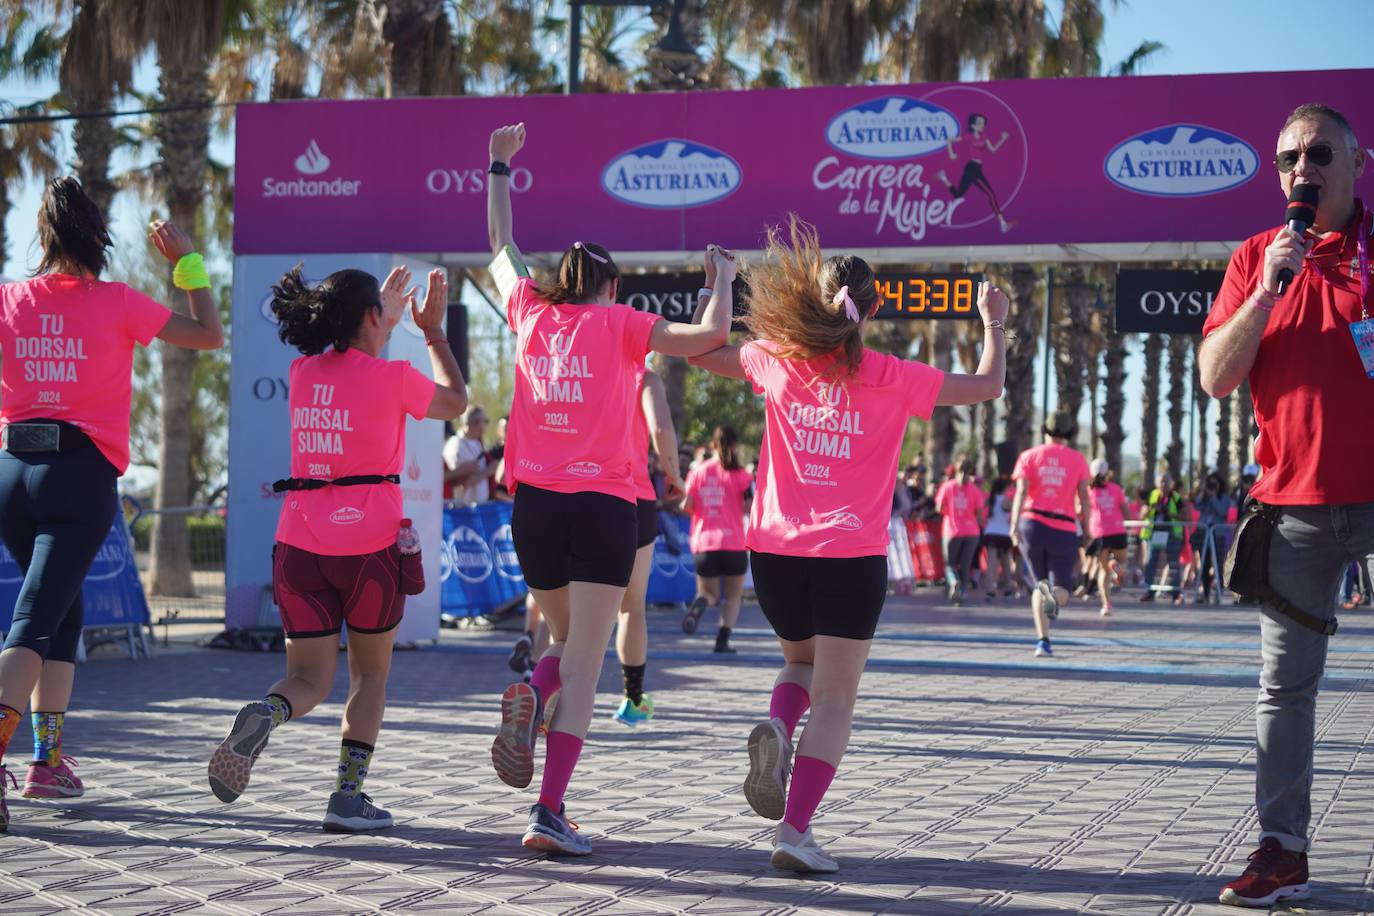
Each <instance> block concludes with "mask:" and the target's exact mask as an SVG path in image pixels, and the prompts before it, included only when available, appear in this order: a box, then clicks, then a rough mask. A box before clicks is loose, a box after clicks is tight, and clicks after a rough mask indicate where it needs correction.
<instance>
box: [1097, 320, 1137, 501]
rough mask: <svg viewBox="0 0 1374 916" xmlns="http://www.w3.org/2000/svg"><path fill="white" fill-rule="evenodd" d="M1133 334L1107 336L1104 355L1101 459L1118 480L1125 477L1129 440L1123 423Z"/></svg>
mask: <svg viewBox="0 0 1374 916" xmlns="http://www.w3.org/2000/svg"><path fill="white" fill-rule="evenodd" d="M1129 343H1130V335H1129V334H1116V333H1111V334H1109V335H1108V336H1107V349H1106V350H1105V351H1103V354H1102V365H1103V370H1104V371H1103V379H1104V382H1105V384H1104V385H1103V397H1102V457H1104V458H1106V459H1107V465H1108V466H1109V467H1111V468H1112V469H1113V470H1115V471H1116V473H1117V475H1118V477H1119V478H1121V479H1124V478H1125V469H1124V468H1123V467H1122V465H1121V444H1122V443H1123V442H1124V441H1125V440H1126V430H1125V428H1124V427H1123V426H1122V424H1121V419H1122V415H1123V413H1124V412H1125V407H1126V395H1125V388H1126V357H1127V355H1128V354H1129V352H1130V349H1129Z"/></svg>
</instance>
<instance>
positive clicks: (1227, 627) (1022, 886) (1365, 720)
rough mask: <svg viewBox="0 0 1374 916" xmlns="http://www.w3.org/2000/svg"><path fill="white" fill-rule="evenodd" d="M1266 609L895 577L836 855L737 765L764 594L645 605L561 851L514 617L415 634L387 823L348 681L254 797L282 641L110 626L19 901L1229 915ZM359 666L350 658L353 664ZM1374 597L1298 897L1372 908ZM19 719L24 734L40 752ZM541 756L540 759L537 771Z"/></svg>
mask: <svg viewBox="0 0 1374 916" xmlns="http://www.w3.org/2000/svg"><path fill="white" fill-rule="evenodd" d="M1256 614H1257V612H1256V611H1255V610H1254V609H1252V608H1239V607H1225V608H1211V607H1194V606H1185V607H1182V608H1173V607H1168V606H1163V607H1161V606H1154V607H1150V606H1144V605H1133V604H1131V603H1130V602H1124V603H1121V604H1119V605H1118V608H1117V613H1116V615H1115V616H1113V617H1112V618H1110V619H1109V620H1103V619H1101V618H1099V617H1098V615H1097V611H1096V607H1095V606H1092V605H1089V606H1086V607H1085V606H1083V605H1081V604H1078V605H1075V606H1073V607H1071V608H1068V609H1066V611H1065V613H1064V617H1063V618H1062V619H1061V622H1060V624H1059V626H1058V627H1057V629H1056V633H1055V636H1056V640H1055V649H1056V656H1055V657H1054V658H1053V659H1036V658H1033V657H1032V656H1031V649H1032V644H1033V640H1032V638H1031V632H1030V628H1029V623H1028V613H1027V612H1026V611H1025V610H1023V609H1022V608H1020V607H1012V606H1009V605H1000V604H999V605H991V604H986V603H982V602H979V603H975V605H974V606H973V607H970V608H964V609H954V608H951V607H948V606H945V605H942V604H940V603H938V599H937V598H936V597H935V596H934V595H933V594H924V595H918V596H916V597H914V598H895V599H892V600H891V601H890V602H889V605H888V611H887V613H886V615H885V617H884V622H883V625H882V628H881V629H880V631H879V638H878V640H877V642H876V643H875V645H874V652H873V660H872V662H871V663H870V665H869V668H868V671H867V673H866V674H865V675H864V680H863V687H862V698H861V700H860V703H859V708H858V713H857V717H856V722H855V727H854V735H853V739H852V742H851V747H850V751H849V754H848V756H847V757H846V758H845V760H844V762H843V763H842V764H841V766H840V770H839V774H838V777H837V779H836V781H835V784H834V786H833V788H832V789H831V791H830V794H829V795H828V797H827V798H826V800H825V802H824V803H823V805H822V806H821V809H820V811H819V813H818V815H817V818H816V821H815V830H816V833H817V836H818V838H819V839H820V840H821V842H822V843H824V844H825V845H826V848H827V849H828V850H829V851H830V852H831V853H832V854H834V855H835V856H836V857H837V858H838V859H839V861H840V863H841V865H842V870H841V871H840V872H839V873H838V874H836V875H830V876H824V877H819V878H800V879H799V878H796V877H793V876H791V875H789V874H786V873H782V872H779V871H775V870H774V869H772V868H771V867H770V866H769V864H768V850H769V841H770V839H771V836H772V832H773V825H772V824H771V823H770V822H765V821H762V820H760V819H759V818H757V817H756V816H754V815H752V814H751V813H750V812H749V810H748V807H747V805H746V803H745V801H744V797H743V794H742V792H741V790H740V785H741V781H742V778H743V775H744V772H745V769H746V765H747V764H746V755H745V751H744V743H745V737H746V736H747V734H748V732H749V729H750V728H751V726H752V725H753V724H754V723H755V722H756V721H757V720H758V719H759V718H760V716H761V714H762V713H763V712H764V711H765V710H766V708H767V704H768V694H769V690H770V688H771V684H772V679H773V675H774V672H775V670H776V668H777V666H778V664H779V659H780V656H779V655H778V652H777V648H776V644H775V643H774V641H773V640H772V638H771V636H770V633H769V631H768V630H767V628H766V625H765V623H764V622H763V619H762V617H761V615H760V614H759V612H758V610H757V608H753V607H748V608H746V610H745V614H744V617H743V619H742V620H741V623H740V627H741V629H740V631H739V633H738V635H737V638H736V643H737V645H738V646H739V648H740V655H739V656H738V657H735V658H732V659H728V660H723V659H722V658H720V657H717V656H713V655H712V654H711V652H710V648H711V638H712V635H713V633H714V620H713V619H711V618H708V619H707V621H706V622H705V624H704V625H703V628H702V633H701V635H699V636H696V637H690V638H689V637H686V636H683V635H682V633H681V632H680V631H679V629H678V623H677V618H676V617H675V616H672V615H669V614H663V613H659V614H653V615H651V657H650V662H649V673H648V679H647V681H648V683H647V688H648V690H649V691H650V692H651V693H652V694H653V696H654V699H655V702H656V704H657V714H656V716H655V718H654V720H653V721H652V722H651V723H649V724H647V725H645V726H641V727H639V728H637V729H633V730H632V729H628V728H626V727H624V726H621V725H619V724H617V723H615V722H614V721H612V720H611V718H610V713H611V711H612V709H613V706H614V703H615V701H616V699H617V697H618V688H619V669H618V666H617V665H616V664H615V663H614V659H613V657H612V658H611V659H608V662H607V664H606V666H605V669H604V675H603V678H602V682H601V690H602V696H601V698H600V712H599V716H598V719H597V720H596V722H595V723H594V724H593V727H592V731H591V734H590V735H589V736H588V740H587V744H586V749H585V751H584V754H583V757H582V764H581V767H580V769H579V770H578V772H577V773H576V775H575V776H574V779H573V784H572V788H571V790H570V793H569V796H568V800H567V804H568V811H569V814H570V816H572V817H573V818H574V819H575V820H576V821H578V822H579V823H580V824H581V825H582V829H583V831H584V832H585V833H586V834H587V835H588V836H590V837H591V838H592V840H593V842H594V843H595V845H596V848H595V852H594V854H593V855H591V856H590V857H587V858H584V859H565V860H558V861H555V860H550V859H547V858H544V857H543V856H540V855H531V854H529V853H528V852H526V851H525V850H524V849H523V848H522V847H521V846H520V843H519V839H520V833H521V831H522V830H523V827H524V824H525V812H526V811H527V809H528V806H529V804H530V803H531V802H532V801H533V795H534V793H533V791H532V790H525V791H516V790H513V789H510V788H508V787H506V786H505V785H503V784H501V783H500V782H499V781H498V780H497V779H496V777H495V775H494V774H493V772H492V770H491V765H490V758H489V755H488V748H489V745H490V741H491V737H492V735H493V731H494V728H495V725H496V722H497V720H498V718H499V716H498V712H497V702H496V701H497V696H498V694H499V692H500V691H501V689H502V688H503V687H504V686H505V684H506V683H507V682H508V680H509V678H510V672H509V671H508V670H507V668H506V663H505V656H506V651H507V649H508V646H509V644H510V634H506V633H452V632H449V633H446V634H445V635H444V637H443V639H442V640H441V643H440V645H439V646H437V647H435V648H429V649H424V650H421V651H410V652H402V653H398V655H397V657H396V662H395V666H394V669H393V673H392V679H391V687H390V703H391V706H390V708H389V709H388V713H387V722H386V726H385V728H384V730H383V733H382V736H381V740H380V744H379V747H378V751H377V756H376V759H375V761H374V765H373V770H372V774H371V775H370V776H369V779H368V790H369V792H370V794H372V795H373V796H374V797H375V798H376V800H377V802H378V803H379V804H381V805H383V806H384V807H386V808H388V809H390V810H391V811H392V812H393V813H394V815H395V816H396V826H395V827H394V828H393V829H391V830H389V831H386V832H385V833H382V834H378V835H372V836H343V837H341V836H338V835H335V834H326V833H323V832H321V830H320V828H319V823H320V818H321V816H322V815H323V813H324V806H325V803H326V799H327V797H328V794H329V792H330V791H331V789H332V788H333V775H332V774H333V770H334V765H335V762H336V759H337V753H338V743H337V734H338V717H339V713H340V710H341V703H342V700H343V696H344V685H345V679H344V672H343V670H341V671H340V673H339V677H338V680H337V685H336V689H335V692H334V694H333V696H332V697H331V698H330V701H329V702H328V703H327V704H325V705H324V706H322V707H321V708H320V709H318V710H316V711H315V712H313V713H311V714H310V715H308V716H305V717H303V718H302V719H301V720H299V721H295V722H292V723H290V724H288V725H287V726H285V727H284V728H282V729H280V730H279V731H278V732H277V733H276V734H275V736H274V737H273V739H272V742H271V744H270V745H269V746H268V748H267V750H266V752H265V754H264V756H263V758H262V760H261V761H260V762H259V764H258V766H257V769H256V772H255V774H254V778H253V784H252V786H251V787H250V788H249V790H248V793H247V794H246V795H245V796H244V798H242V799H240V801H239V802H238V803H236V804H233V805H223V804H220V803H219V802H217V801H216V800H215V798H214V797H213V796H212V795H211V794H210V792H209V790H208V788H207V787H206V783H205V761H206V760H207V759H208V757H209V755H210V752H211V750H212V749H213V748H214V746H215V744H216V743H217V742H218V741H219V740H220V738H221V737H222V736H223V734H224V732H225V729H226V728H227V727H228V726H229V724H230V722H231V720H232V716H233V713H234V712H235V711H236V710H237V709H238V707H239V706H240V705H241V703H242V702H243V701H244V700H246V699H251V698H256V697H259V696H261V695H262V693H263V692H264V689H265V688H266V687H267V686H268V685H269V684H270V683H271V682H272V681H273V680H274V679H275V678H276V677H277V676H278V675H279V674H280V672H281V669H282V661H283V657H282V656H281V655H279V654H252V653H240V652H229V651H222V650H210V649H201V648H196V647H194V646H193V645H191V644H190V643H189V642H185V641H184V642H183V643H182V644H180V645H178V644H177V643H176V642H175V641H174V642H173V644H172V646H171V647H170V648H167V649H164V648H159V649H157V650H156V651H155V653H154V657H153V658H152V659H151V660H149V661H140V662H131V661H128V660H126V659H123V658H122V657H119V656H117V655H115V654H114V653H113V651H111V650H102V651H101V652H99V653H96V657H94V658H93V659H92V660H91V661H90V662H89V663H88V664H86V665H84V666H83V667H82V668H81V669H80V671H79V674H78V682H77V691H76V699H75V701H74V708H75V711H74V712H73V713H72V714H71V715H70V716H69V718H68V723H67V740H66V750H67V752H68V753H70V754H72V755H74V756H75V757H77V758H78V759H79V760H80V762H81V766H80V769H79V773H80V775H81V776H82V778H83V779H84V780H85V782H86V786H87V793H86V796H85V797H84V798H81V799H78V800H75V801H72V802H70V803H58V802H31V801H27V800H24V799H21V798H18V797H17V795H18V793H11V799H12V804H11V810H12V813H13V817H14V820H13V823H12V825H11V828H10V833H9V835H8V836H0V914H4V916H29V914H43V913H58V912H66V911H72V910H83V911H90V912H101V913H112V914H144V913H148V914H151V913H180V912H205V913H226V914H259V913H318V914H343V913H365V912H396V913H403V912H417V913H418V912H433V913H479V912H480V913H580V914H592V913H606V914H629V913H645V914H658V913H674V912H689V913H717V914H747V913H793V912H798V913H808V914H810V913H847V914H853V913H916V914H980V913H1016V914H1056V913H1102V914H1123V916H1125V914H1131V916H1134V914H1202V913H1223V912H1226V913H1235V912H1238V911H1236V910H1232V909H1230V908H1225V907H1220V906H1217V905H1216V903H1215V901H1216V894H1217V892H1218V890H1219V888H1220V886H1221V884H1223V883H1224V882H1225V881H1226V880H1229V879H1230V878H1231V877H1234V876H1235V875H1237V874H1239V872H1240V870H1241V868H1242V867H1243V865H1244V862H1245V857H1246V855H1247V854H1248V853H1249V852H1250V850H1251V849H1252V848H1253V846H1254V844H1255V842H1256V826H1255V813H1254V807H1253V803H1252V802H1253V779H1254V771H1253V766H1254V750H1253V734H1254V726H1253V713H1252V710H1253V703H1254V698H1255V690H1256V688H1255V681H1256V676H1257V664H1258V663H1257V658H1258V634H1257V620H1256ZM341 669H342V666H341ZM1371 690H1374V614H1371V613H1370V612H1369V611H1368V610H1365V611H1363V612H1360V611H1347V612H1345V614H1344V619H1343V622H1342V626H1341V631H1340V634H1339V635H1338V636H1337V637H1336V638H1335V640H1334V642H1333V648H1332V652H1331V657H1330V661H1329V671H1328V676H1327V679H1326V681H1325V683H1324V684H1323V690H1322V696H1321V700H1320V720H1319V726H1318V746H1317V759H1316V782H1315V787H1314V790H1313V797H1312V806H1313V825H1314V830H1315V834H1316V837H1315V843H1314V848H1313V857H1312V873H1313V898H1312V899H1311V900H1309V901H1305V902H1303V903H1302V904H1301V910H1297V909H1296V907H1295V910H1294V911H1301V912H1308V913H1362V912H1374V891H1371V889H1370V887H1371V883H1372V882H1374V864H1372V862H1371V860H1372V859H1374V693H1371ZM28 740H29V737H28V734H27V728H24V729H22V730H21V732H20V734H19V735H17V736H16V738H15V743H14V745H12V749H13V750H14V753H12V755H11V758H10V762H11V765H15V764H19V766H18V767H17V769H18V770H19V775H20V778H21V780H22V761H23V760H24V759H25V751H26V748H27V747H28ZM537 779H538V777H537V775H536V781H537Z"/></svg>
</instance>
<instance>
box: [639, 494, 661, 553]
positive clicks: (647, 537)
mask: <svg viewBox="0 0 1374 916" xmlns="http://www.w3.org/2000/svg"><path fill="white" fill-rule="evenodd" d="M635 522H636V525H635V530H636V537H637V539H636V540H635V549H636V550H638V549H640V548H641V547H648V546H649V545H650V544H652V543H653V542H654V541H656V540H658V500H655V499H641V500H637V501H636V502H635Z"/></svg>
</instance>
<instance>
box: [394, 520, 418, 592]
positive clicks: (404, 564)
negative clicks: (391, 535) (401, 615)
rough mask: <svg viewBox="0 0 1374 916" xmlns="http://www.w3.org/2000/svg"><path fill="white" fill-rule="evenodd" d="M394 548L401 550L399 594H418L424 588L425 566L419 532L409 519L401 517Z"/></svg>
mask: <svg viewBox="0 0 1374 916" xmlns="http://www.w3.org/2000/svg"><path fill="white" fill-rule="evenodd" d="M396 549H397V550H399V551H400V552H401V594H403V595H418V594H420V592H422V591H424V590H425V568H424V563H423V561H422V560H421V557H420V532H418V531H416V530H415V526H414V525H413V524H412V523H411V521H410V519H408V518H403V519H401V528H400V530H399V531H397V532H396Z"/></svg>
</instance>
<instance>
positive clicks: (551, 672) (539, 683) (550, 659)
mask: <svg viewBox="0 0 1374 916" xmlns="http://www.w3.org/2000/svg"><path fill="white" fill-rule="evenodd" d="M558 663H559V658H558V656H557V655H545V656H544V657H543V658H541V659H540V660H539V662H538V663H537V664H536V665H535V666H534V674H531V675H530V686H531V687H533V688H534V689H535V690H538V691H539V695H540V696H541V697H543V698H544V702H545V703H547V702H548V701H549V700H551V699H552V698H553V695H554V694H555V693H557V692H558V691H559V689H560V688H562V686H563V681H562V679H560V678H559V676H558Z"/></svg>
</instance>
